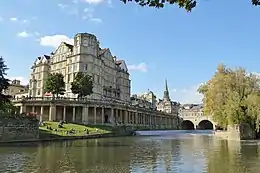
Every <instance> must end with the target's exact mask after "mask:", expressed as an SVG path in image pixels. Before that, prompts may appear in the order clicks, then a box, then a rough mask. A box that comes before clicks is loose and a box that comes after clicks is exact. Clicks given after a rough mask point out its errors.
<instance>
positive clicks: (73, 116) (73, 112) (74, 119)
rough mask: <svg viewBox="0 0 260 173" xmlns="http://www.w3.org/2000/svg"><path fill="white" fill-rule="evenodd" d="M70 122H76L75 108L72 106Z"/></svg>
mask: <svg viewBox="0 0 260 173" xmlns="http://www.w3.org/2000/svg"><path fill="white" fill-rule="evenodd" d="M72 121H73V122H75V121H76V107H75V106H73V109H72Z"/></svg>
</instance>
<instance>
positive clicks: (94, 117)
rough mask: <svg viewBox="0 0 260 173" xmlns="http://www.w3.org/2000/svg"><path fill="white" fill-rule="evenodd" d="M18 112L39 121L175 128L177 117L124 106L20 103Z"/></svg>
mask: <svg viewBox="0 0 260 173" xmlns="http://www.w3.org/2000/svg"><path fill="white" fill-rule="evenodd" d="M19 111H20V113H24V112H34V113H36V114H37V118H38V119H39V120H40V121H60V120H63V121H67V122H78V123H84V124H112V125H121V124H125V125H136V126H149V127H154V128H157V127H158V128H161V127H164V128H176V126H177V123H178V122H177V121H178V120H177V119H176V117H174V116H169V114H167V115H164V113H162V112H158V111H146V112H145V111H141V110H138V109H127V108H124V107H111V106H110V107H104V106H99V105H96V106H90V105H84V106H82V105H80V106H79V105H56V104H52V105H47V106H45V105H42V106H39V105H22V106H19Z"/></svg>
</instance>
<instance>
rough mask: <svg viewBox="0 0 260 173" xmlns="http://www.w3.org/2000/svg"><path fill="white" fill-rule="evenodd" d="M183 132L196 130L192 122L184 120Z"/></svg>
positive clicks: (182, 124)
mask: <svg viewBox="0 0 260 173" xmlns="http://www.w3.org/2000/svg"><path fill="white" fill-rule="evenodd" d="M181 129H182V130H194V129H195V128H194V123H193V122H192V121H190V120H184V121H182V123H181Z"/></svg>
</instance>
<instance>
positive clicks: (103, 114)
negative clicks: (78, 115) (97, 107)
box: [101, 107, 105, 124]
mask: <svg viewBox="0 0 260 173" xmlns="http://www.w3.org/2000/svg"><path fill="white" fill-rule="evenodd" d="M104 117H105V108H104V107H102V108H101V121H102V123H101V124H104Z"/></svg>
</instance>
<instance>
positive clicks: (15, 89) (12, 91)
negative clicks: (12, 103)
mask: <svg viewBox="0 0 260 173" xmlns="http://www.w3.org/2000/svg"><path fill="white" fill-rule="evenodd" d="M24 93H28V86H26V85H22V84H21V81H20V80H16V79H15V80H12V81H11V83H10V86H9V87H8V89H6V90H4V91H3V94H5V95H9V96H12V97H15V96H16V95H17V94H24Z"/></svg>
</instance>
